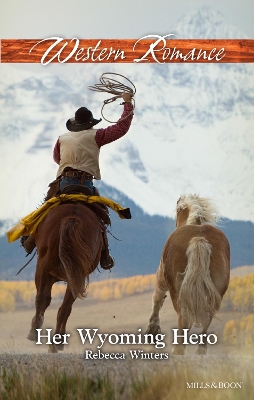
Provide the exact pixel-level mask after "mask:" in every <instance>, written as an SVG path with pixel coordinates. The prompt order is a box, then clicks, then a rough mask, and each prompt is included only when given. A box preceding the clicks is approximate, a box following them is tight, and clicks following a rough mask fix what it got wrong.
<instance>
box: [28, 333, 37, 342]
mask: <svg viewBox="0 0 254 400" xmlns="http://www.w3.org/2000/svg"><path fill="white" fill-rule="evenodd" d="M27 339H28V340H31V341H32V342H37V340H38V334H37V332H36V331H34V330H31V331H30V332H29V334H28V335H27Z"/></svg>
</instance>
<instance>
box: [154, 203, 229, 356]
mask: <svg viewBox="0 0 254 400" xmlns="http://www.w3.org/2000/svg"><path fill="white" fill-rule="evenodd" d="M176 213H177V216H176V230H175V231H174V232H173V233H172V234H171V235H170V236H169V238H168V239H167V241H166V243H165V246H164V249H163V252H162V257H161V261H160V265H159V268H158V270H157V273H156V285H155V289H154V293H153V309H152V314H151V316H150V319H149V325H148V327H147V333H152V334H156V333H158V332H160V319H159V312H160V309H161V307H162V305H163V303H164V300H165V298H166V292H167V291H169V292H170V296H171V300H172V303H173V306H174V309H175V311H176V312H177V314H178V328H179V330H178V335H179V336H180V335H183V333H185V332H186V331H183V329H191V327H192V326H196V327H202V328H203V330H202V334H204V338H205V339H203V343H199V344H198V347H197V351H196V353H197V354H206V351H207V339H206V334H207V330H208V327H209V325H210V323H211V321H212V319H213V317H214V315H215V314H216V312H217V311H218V310H219V308H220V305H221V301H222V298H223V295H224V294H225V292H226V290H227V288H228V284H229V274H230V248H229V243H228V240H227V238H226V236H225V235H224V234H223V233H222V232H221V230H219V229H218V228H216V227H215V226H214V225H216V222H217V221H218V219H219V217H218V212H217V210H216V208H215V207H214V205H213V204H212V202H211V201H210V200H208V199H204V198H200V197H198V196H196V195H187V196H181V197H180V199H179V200H178V202H177V208H176ZM183 342H184V339H183V338H179V339H178V341H177V343H178V344H177V345H176V346H175V347H174V350H173V354H184V352H185V346H186V345H185V344H184V343H183Z"/></svg>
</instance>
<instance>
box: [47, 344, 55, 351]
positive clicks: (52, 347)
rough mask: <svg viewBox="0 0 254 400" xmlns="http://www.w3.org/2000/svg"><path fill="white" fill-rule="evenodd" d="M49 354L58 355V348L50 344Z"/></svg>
mask: <svg viewBox="0 0 254 400" xmlns="http://www.w3.org/2000/svg"><path fill="white" fill-rule="evenodd" d="M48 353H57V348H56V346H55V345H54V344H50V345H49V347H48Z"/></svg>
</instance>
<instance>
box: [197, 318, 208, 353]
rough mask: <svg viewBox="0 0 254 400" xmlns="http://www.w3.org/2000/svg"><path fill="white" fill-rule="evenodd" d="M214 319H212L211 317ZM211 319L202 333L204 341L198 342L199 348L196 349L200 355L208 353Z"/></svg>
mask: <svg viewBox="0 0 254 400" xmlns="http://www.w3.org/2000/svg"><path fill="white" fill-rule="evenodd" d="M211 320H212V319H211ZM210 323H211V321H210V322H209V323H208V324H207V325H206V326H205V327H204V328H203V330H202V332H201V335H204V336H201V337H202V343H201V342H200V344H198V347H197V350H196V354H198V355H205V354H206V353H207V331H208V328H209V325H210Z"/></svg>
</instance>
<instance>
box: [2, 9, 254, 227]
mask: <svg viewBox="0 0 254 400" xmlns="http://www.w3.org/2000/svg"><path fill="white" fill-rule="evenodd" d="M177 26H178V28H177V27H176V28H177V30H176V31H177V33H178V35H179V37H181V35H180V31H181V32H182V37H186V35H187V33H188V32H189V33H190V34H189V37H200V36H202V37H203V38H209V37H215V38H216V37H220V38H228V37H237V34H238V31H237V29H236V30H235V31H234V29H233V28H232V26H231V25H229V24H227V22H226V21H225V19H223V17H222V16H221V14H219V13H217V12H216V11H213V10H210V11H209V9H207V8H202V9H201V10H198V11H196V12H195V13H192V14H191V15H187V16H186V18H185V19H182V20H181V21H179V25H177ZM184 27H185V28H184ZM215 28H216V29H215ZM185 29H186V30H185ZM176 31H175V32H176ZM169 32H172V29H170V27H169ZM186 32H187V33H186ZM212 32H214V34H213V33H212ZM167 33H168V32H165V34H167ZM241 37H243V36H242V35H241ZM107 71H109V72H116V73H119V74H122V75H125V76H127V77H128V78H129V79H130V80H132V81H133V82H134V83H135V86H136V88H137V94H136V96H135V97H136V108H135V116H134V120H133V123H132V126H131V129H130V131H129V132H128V134H127V135H126V136H125V137H123V138H122V139H120V140H118V141H116V142H114V143H112V144H110V145H107V146H105V147H103V148H102V149H101V172H102V179H103V182H104V183H105V184H106V185H110V186H112V187H115V188H116V189H117V190H119V191H120V192H122V193H123V194H124V195H127V196H128V197H129V198H131V199H132V200H133V201H134V202H135V203H136V204H137V205H138V206H140V207H141V208H142V209H143V210H144V212H146V213H148V214H150V215H154V214H158V215H162V216H169V217H173V216H174V209H175V205H176V201H177V199H178V198H179V196H180V195H181V194H182V193H198V194H200V195H202V196H204V197H206V196H207V197H210V198H212V199H213V200H214V201H215V203H216V204H217V206H218V209H219V211H220V212H221V214H222V215H223V216H224V217H227V218H229V219H233V220H245V221H252V222H254V206H253V198H254V185H253V175H254V146H253V145H254V139H253V137H254V136H253V126H254V66H253V65H252V64H250V65H247V64H186V65H185V64H164V65H158V64H155V65H154V64H138V65H137V64H128V65H124V64H110V65H103V64H85V65H74V66H72V65H67V64H66V65H58V66H55V65H52V66H50V68H47V67H42V66H41V65H38V66H36V65H34V66H32V67H30V68H29V69H27V70H26V69H25V68H24V67H23V68H20V67H19V66H15V65H3V64H2V65H0V104H1V117H0V126H1V152H2V155H1V160H2V166H1V187H2V188H4V193H5V194H4V197H3V198H2V199H1V202H2V206H1V207H0V220H5V221H6V223H7V220H8V221H9V224H13V223H15V222H16V221H17V220H18V219H20V218H21V217H23V216H25V215H26V214H27V213H29V212H31V211H33V210H34V209H35V208H36V207H37V206H38V205H39V204H40V203H41V201H42V199H43V194H45V193H46V190H47V185H48V183H49V182H51V181H52V180H53V179H54V178H55V174H56V171H57V165H56V164H55V163H54V161H53V159H52V149H53V146H54V143H55V141H56V140H57V138H58V136H59V135H61V134H63V133H64V132H65V131H66V128H65V123H66V121H67V119H69V118H70V117H72V116H74V113H75V111H76V109H77V108H79V107H80V106H87V107H88V108H90V109H91V110H92V111H93V114H94V117H95V118H98V117H100V110H101V107H102V104H103V100H105V99H106V98H108V97H110V95H108V94H98V93H94V92H91V91H89V90H88V89H87V86H89V85H94V84H95V83H98V82H99V78H100V76H101V74H102V73H103V72H107ZM121 110H122V108H121V106H118V105H117V103H116V102H115V103H112V104H111V105H109V106H106V107H105V108H104V113H105V114H106V116H107V118H108V119H110V120H115V121H116V120H117V119H118V118H119V117H120V114H121ZM106 126H108V123H107V122H106V121H103V122H101V123H100V125H98V127H106ZM4 229H6V225H5V227H4Z"/></svg>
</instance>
